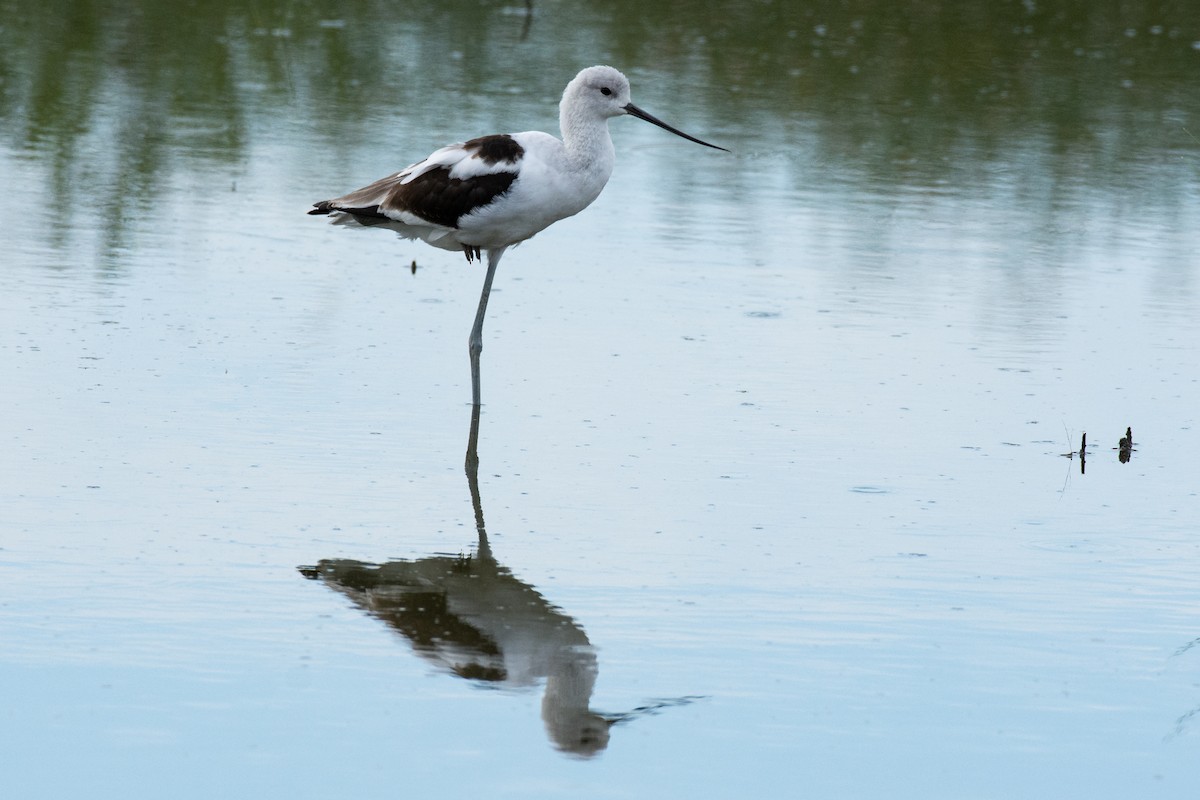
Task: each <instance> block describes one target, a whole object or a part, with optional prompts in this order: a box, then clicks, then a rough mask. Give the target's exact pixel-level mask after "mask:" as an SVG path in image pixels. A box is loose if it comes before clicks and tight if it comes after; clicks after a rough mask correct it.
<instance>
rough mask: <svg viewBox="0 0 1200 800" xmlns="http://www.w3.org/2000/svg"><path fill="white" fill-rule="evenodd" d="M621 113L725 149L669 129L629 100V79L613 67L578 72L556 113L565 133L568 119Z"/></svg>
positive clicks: (568, 85)
mask: <svg viewBox="0 0 1200 800" xmlns="http://www.w3.org/2000/svg"><path fill="white" fill-rule="evenodd" d="M624 114H629V115H631V116H634V117H637V118H638V119H644V120H645V121H646V122H649V123H651V124H653V125H657V126H658V127H660V128H662V129H663V130H667V131H670V132H671V133H673V134H675V135H676V136H682V137H683V138H684V139H687V140H688V141H692V142H695V143H696V144H702V145H704V146H705V147H712V148H714V149H716V150H724V149H725V148H724V147H717V146H716V145H715V144H709V143H708V142H704V141H701V140H699V139H697V138H696V137H694V136H689V135H688V134H686V133H684V132H683V131H681V130H679V129H677V128H672V127H671V126H670V125H668V124H667V123H665V122H663V121H662V120H660V119H658V118H657V117H654V116H652V115H650V114H648V113H646V112H645V111H642V110H641V109H640V108H638V107H637V106H635V105H634V104H633V103H632V102H631V101H630V99H629V79H628V78H626V77H625V76H624V75H622V74H621V73H620V71H618V70H616V69H613V68H612V67H603V66H598V67H588V68H587V69H585V70H583V71H581V72H580V73H579V74H578V75H576V76H575V78H574V80H572V81H571V82H570V83H568V84H567V88H566V90H565V91H564V92H563V97H562V103H561V105H560V106H559V116H560V118H561V122H562V124H563V133H564V134H565V133H566V131H567V128H568V127H569V126H570V123H571V122H575V121H583V120H584V119H592V120H597V119H598V120H607V119H609V118H610V117H619V116H622V115H624ZM726 152H728V151H726Z"/></svg>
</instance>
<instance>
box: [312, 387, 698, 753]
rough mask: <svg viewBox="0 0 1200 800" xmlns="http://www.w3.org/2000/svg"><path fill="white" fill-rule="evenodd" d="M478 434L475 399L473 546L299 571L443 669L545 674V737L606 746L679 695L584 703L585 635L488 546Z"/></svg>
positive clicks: (589, 671)
mask: <svg viewBox="0 0 1200 800" xmlns="http://www.w3.org/2000/svg"><path fill="white" fill-rule="evenodd" d="M478 440H479V407H478V406H475V407H474V409H473V411H472V417H471V434H470V437H469V439H468V447H467V459H466V472H467V482H468V485H469V486H470V489H471V500H472V503H473V505H474V508H475V527H476V530H477V531H478V537H479V538H478V543H477V545H476V548H475V552H474V554H470V555H433V556H429V557H428V558H421V559H417V560H415V561H389V562H387V563H385V564H373V563H367V562H363V561H354V560H349V559H325V560H322V561H320V562H319V563H317V564H316V565H315V566H311V567H300V571H301V572H302V573H303V574H304V575H305V577H307V578H311V579H313V580H320V581H322V582H324V583H325V585H326V586H329V587H330V588H332V589H334V590H336V591H338V592H341V593H342V594H344V595H345V596H346V597H348V598H350V600H351V601H353V602H354V604H355V605H356V606H358V607H359V608H361V609H363V610H364V611H366V612H367V613H368V614H370V615H371V616H373V617H376V618H378V619H380V620H382V621H384V622H386V623H387V624H388V625H389V626H391V627H392V628H393V629H395V630H396V631H397V632H399V633H400V634H402V635H403V636H404V637H405V638H406V639H407V640H408V641H409V642H410V643H411V644H412V647H413V649H414V650H415V651H416V653H417V654H418V655H419V656H421V657H422V658H424V659H425V660H427V661H429V662H430V663H432V664H435V665H436V666H437V667H438V668H439V669H441V670H443V671H445V672H448V673H450V674H453V675H457V676H459V677H461V678H467V679H470V680H473V681H478V682H481V683H484V684H487V685H490V686H497V687H500V688H509V689H520V688H525V687H529V686H534V685H536V684H537V683H538V682H540V681H542V680H545V692H544V694H543V697H542V719H543V721H544V722H545V725H546V731H547V733H548V735H549V737H550V739H551V742H552V743H553V744H554V745H555V747H557V748H558V749H559V750H562V751H564V752H567V753H570V754H573V755H577V756H582V757H590V756H593V755H595V754H597V753H598V752H600V751H601V750H603V749H604V748H605V747H607V745H608V739H609V728H610V726H611V725H613V724H614V723H617V722H622V721H625V720H627V719H629V718H630V717H632V716H635V715H637V714H640V713H652V712H653V711H654V710H655V708H657V707H662V706H664V705H669V704H678V702H680V701H667V702H664V703H661V704H659V705H658V706H654V707H649V706H648V707H643V708H641V709H635V710H634V711H633V712H627V713H623V714H614V715H603V714H600V713H597V712H595V711H592V710H591V709H590V707H589V703H590V700H591V696H592V689H593V687H594V686H595V683H596V675H597V671H598V670H597V661H596V651H595V649H594V648H593V647H592V646H591V644H590V643H589V642H588V638H587V634H586V633H584V631H583V628H582V627H580V625H579V624H578V623H577V622H576V621H575V620H574V619H572V618H571V617H570V616H568V615H567V614H565V613H564V612H563V611H562V610H561V609H559V608H557V607H555V606H554V605H552V604H551V603H550V602H549V601H548V600H546V598H545V597H543V596H542V595H541V593H539V592H538V591H537V589H535V588H534V587H533V586H531V585H529V584H528V583H525V582H523V581H521V580H520V579H518V578H517V577H516V576H514V575H513V573H512V571H511V570H509V569H508V567H505V566H504V565H503V564H500V563H499V562H498V561H496V559H495V557H494V556H493V555H492V549H491V547H490V545H489V544H488V539H487V531H486V530H485V527H484V521H483V505H482V503H481V501H480V495H479V457H478V454H477V451H476V448H477V445H478ZM686 700H687V699H686V698H685V701H686Z"/></svg>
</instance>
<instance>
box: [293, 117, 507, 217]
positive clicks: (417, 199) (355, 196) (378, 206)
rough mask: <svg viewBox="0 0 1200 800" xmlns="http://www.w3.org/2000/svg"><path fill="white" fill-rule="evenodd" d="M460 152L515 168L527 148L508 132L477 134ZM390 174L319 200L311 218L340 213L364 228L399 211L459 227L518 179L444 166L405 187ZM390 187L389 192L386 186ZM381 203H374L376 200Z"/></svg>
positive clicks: (405, 184)
mask: <svg viewBox="0 0 1200 800" xmlns="http://www.w3.org/2000/svg"><path fill="white" fill-rule="evenodd" d="M462 148H463V150H465V151H466V152H468V153H470V154H471V158H478V159H479V160H481V161H482V162H483V163H484V164H486V165H488V166H489V167H490V166H494V165H496V164H500V163H504V164H516V163H517V162H519V161H520V160H521V158H522V156H524V155H525V148H523V147H521V145H520V144H519V143H518V142H517V140H516V139H514V138H512V137H511V136H509V135H508V134H497V135H494V136H481V137H479V138H478V139H471V140H470V141H468V142H464V143H463V145H462ZM398 177H399V176H393V177H388V178H383V179H382V180H378V181H375V183H372V184H371V185H369V186H364V187H363V188H362V189H359V190H357V191H354V192H351V193H350V194H347V195H344V196H343V197H339V198H336V199H334V200H322V201H321V202H319V203H316V204H315V205H314V206H313V209H312V210H311V211H309V212H308V213H309V214H331V213H333V212H334V211H344V212H346V213H347V214H352V215H354V218H355V219H356V220H358V221H359V222H361V223H363V224H364V225H369V224H371V223H372V222H375V221H376V220H378V221H385V220H389V219H391V218H390V217H389V216H388V214H387V212H389V211H403V212H405V213H408V214H413V215H414V216H417V217H420V218H421V219H423V220H425V221H427V222H432V223H433V224H434V225H442V226H444V227H447V228H457V227H458V221H459V219H461V218H462V217H463V216H464V215H466V214H470V213H471V212H472V211H474V210H475V209H477V208H482V207H483V206H486V205H488V204H489V203H492V202H494V201H495V200H496V198H498V197H500V196H501V195H503V194H504V193H506V192H507V191H508V190H509V189H510V188H511V187H512V184H513V181H515V180H516V179H517V173H516V172H515V171H514V172H509V171H502V172H493V173H491V174H488V175H476V176H473V177H470V178H451V177H450V169H449V168H448V167H437V168H435V169H431V170H428V171H426V172H424V173H422V174H420V175H418V176H417V177H416V178H413V179H412V180H411V181H409V182H408V183H398V182H397V178H398ZM389 185H390V188H389ZM381 194H382V196H383V200H382V202H376V201H378V200H379V198H380V196H381Z"/></svg>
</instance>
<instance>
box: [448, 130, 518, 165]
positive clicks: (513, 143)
mask: <svg viewBox="0 0 1200 800" xmlns="http://www.w3.org/2000/svg"><path fill="white" fill-rule="evenodd" d="M463 149H464V150H466V151H468V152H470V153H471V158H478V159H481V160H482V161H483V163H485V164H487V165H488V166H491V165H492V164H499V163H500V162H501V161H503V162H505V163H506V164H515V163H517V162H518V161H520V160H521V156H523V155H525V148H523V147H521V145H520V144H518V143H517V140H516V139H514V138H512V137H511V136H509V135H508V134H507V133H500V134H495V135H493V136H480V137H479V138H478V139H472V140H470V141H469V142H463Z"/></svg>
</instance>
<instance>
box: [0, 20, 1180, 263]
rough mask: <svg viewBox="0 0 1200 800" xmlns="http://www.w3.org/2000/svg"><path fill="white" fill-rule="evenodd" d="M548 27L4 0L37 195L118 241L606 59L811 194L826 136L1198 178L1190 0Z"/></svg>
mask: <svg viewBox="0 0 1200 800" xmlns="http://www.w3.org/2000/svg"><path fill="white" fill-rule="evenodd" d="M534 15H535V16H534V19H533V21H532V24H531V25H530V26H529V30H528V36H527V38H524V39H522V34H523V33H524V30H525V22H526V19H525V11H524V8H523V6H522V4H520V3H497V2H465V1H460V2H444V3H438V4H428V5H411V4H404V5H397V4H394V3H388V2H374V3H347V4H336V5H330V4H327V3H317V2H293V1H289V2H269V1H267V0H258V1H257V2H253V3H249V4H246V3H240V2H192V3H173V2H152V1H151V0H141V2H136V1H135V2H104V1H103V0H96V1H94V2H68V1H67V0H59V1H58V2H48V3H42V4H37V5H36V6H35V5H34V4H30V3H25V2H17V0H2V1H0V19H3V20H4V22H3V27H2V28H0V119H2V121H3V131H4V132H3V137H4V139H3V141H4V144H5V146H6V148H7V149H8V151H9V152H10V153H11V154H13V155H11V156H9V157H21V158H27V159H32V160H34V161H36V162H37V163H38V164H39V165H41V170H42V171H44V173H45V175H46V181H47V183H46V185H45V186H41V187H23V188H26V189H27V190H29V191H31V192H32V193H34V194H40V195H42V196H43V197H45V198H46V199H48V200H49V201H50V202H51V203H54V204H56V205H62V204H63V203H64V199H66V198H71V200H72V205H73V207H74V208H73V213H85V211H84V210H85V209H86V213H87V214H89V215H91V216H96V215H99V216H100V217H101V218H102V219H103V225H102V228H103V230H104V231H106V234H105V235H106V236H107V238H108V242H107V244H108V247H109V248H116V247H119V246H120V245H121V243H122V241H123V240H124V238H125V228H126V226H127V225H128V219H129V218H130V217H131V216H132V215H133V214H136V213H149V212H150V210H151V209H152V208H153V207H154V205H155V202H156V199H157V198H158V197H159V196H160V195H161V193H163V191H164V189H165V187H166V186H168V185H169V184H170V180H171V177H172V175H175V174H177V173H180V172H182V173H185V174H191V173H196V174H199V175H201V176H215V177H214V180H220V181H224V180H227V179H229V178H230V177H231V176H236V175H237V172H238V165H239V164H240V163H242V162H243V160H244V159H245V158H247V154H248V148H249V145H250V144H251V143H252V141H253V140H254V137H255V136H259V137H271V138H290V139H293V140H296V141H299V142H301V144H302V146H305V147H320V146H328V145H329V144H331V143H336V144H338V145H339V146H342V147H347V148H353V147H356V146H361V145H363V144H364V143H366V142H370V141H372V140H378V139H379V138H380V137H381V135H387V128H386V126H387V125H388V124H389V120H390V119H391V118H392V117H391V115H392V114H395V113H402V114H406V115H407V116H408V117H409V118H412V122H411V124H412V125H413V126H414V127H417V128H419V129H420V130H423V131H428V134H427V135H428V137H429V138H428V140H427V141H426V142H418V143H415V144H413V145H411V146H406V147H405V148H404V149H403V152H404V153H405V154H406V157H408V156H415V155H419V154H420V153H421V152H424V150H423V149H420V148H423V147H425V146H426V145H427V144H428V145H429V146H432V145H435V144H440V143H443V142H445V141H449V140H452V139H456V138H461V137H462V136H463V135H465V134H474V133H480V132H483V131H482V129H480V130H466V131H464V129H463V121H464V120H463V118H464V116H466V115H468V114H471V115H476V116H479V117H481V118H482V119H483V120H486V121H490V120H491V119H492V115H493V114H494V113H495V112H494V111H492V110H491V109H493V108H494V107H495V106H496V105H497V103H496V98H497V96H500V97H507V98H510V101H509V102H508V103H507V104H508V105H509V106H511V105H512V104H514V103H518V104H521V103H523V104H528V108H527V109H516V110H514V109H512V108H509V109H508V113H507V114H505V115H504V116H502V117H501V116H497V117H495V119H496V122H497V124H500V125H504V124H508V122H509V121H510V120H512V119H525V118H529V119H531V120H542V119H546V118H548V117H549V115H547V114H546V111H545V105H546V104H547V103H552V102H553V100H554V99H555V98H556V97H557V95H558V93H559V92H560V91H561V87H562V85H563V84H564V83H565V81H566V80H567V79H568V78H569V77H570V76H571V75H572V74H573V73H574V72H575V70H576V69H577V68H579V67H580V66H584V65H587V64H590V63H593V62H602V61H608V62H612V63H614V64H616V65H617V66H619V67H621V68H622V69H625V70H626V71H628V72H630V73H631V74H632V76H633V77H634V82H635V91H636V90H637V87H639V86H644V87H648V86H650V85H652V86H653V91H654V92H655V93H657V94H658V95H659V96H660V97H663V96H665V97H668V98H670V100H671V102H672V105H674V106H675V107H676V110H677V111H678V112H679V113H676V114H673V115H668V114H667V111H666V110H665V109H664V110H662V113H663V114H664V115H665V116H671V118H672V119H673V120H674V121H676V122H678V123H679V124H680V125H682V126H683V127H685V128H687V129H688V130H697V131H700V132H702V133H704V134H706V135H708V136H709V137H710V138H713V139H714V140H718V141H720V142H721V143H723V144H726V145H727V146H732V147H733V148H734V149H736V150H738V151H739V152H740V153H741V154H743V155H744V156H751V157H752V156H754V155H755V154H758V155H760V156H761V155H769V154H780V156H779V160H780V163H781V164H783V165H785V166H784V169H786V170H787V171H788V174H789V178H790V180H792V181H793V182H794V183H795V184H797V185H801V184H803V183H804V182H805V181H806V180H808V179H809V178H808V175H807V171H808V170H807V167H808V166H809V164H808V162H805V161H803V160H799V159H794V158H790V157H789V156H788V155H787V154H788V153H789V151H790V150H791V149H792V148H793V146H794V144H795V142H796V141H797V140H798V139H799V138H801V137H807V138H809V139H812V140H813V145H814V147H815V150H816V152H817V154H818V155H819V157H820V158H821V159H824V160H828V161H829V162H831V163H833V164H835V165H837V167H836V168H837V169H839V170H844V171H846V172H847V173H848V174H850V175H851V176H858V178H857V180H862V181H865V182H867V183H869V184H870V185H871V186H872V187H873V188H874V189H875V190H876V191H883V192H884V193H887V192H888V191H890V189H891V188H894V187H903V188H905V189H906V190H911V189H912V188H913V187H917V188H920V187H934V188H938V187H944V186H946V185H947V183H951V184H956V185H969V184H970V183H972V182H986V181H987V180H988V179H989V176H990V175H994V174H995V171H996V170H1001V171H1003V172H1005V174H1007V175H1009V176H1010V177H1011V176H1012V175H1013V174H1014V173H1015V175H1016V180H1018V181H1020V180H1022V179H1023V178H1022V176H1023V175H1024V176H1026V178H1027V179H1028V180H1031V181H1037V180H1041V179H1042V176H1043V175H1044V174H1045V173H1047V172H1048V173H1050V174H1051V175H1052V177H1053V179H1054V183H1055V184H1056V185H1071V184H1072V183H1080V182H1082V183H1087V184H1088V185H1090V186H1093V187H1097V188H1102V189H1105V190H1118V191H1124V190H1128V189H1131V188H1133V189H1137V188H1138V187H1141V188H1142V189H1143V190H1144V189H1145V188H1146V186H1148V185H1152V187H1153V192H1152V194H1153V197H1155V198H1158V201H1157V202H1160V203H1162V205H1163V206H1164V207H1167V206H1170V205H1172V204H1174V203H1176V202H1178V200H1179V198H1180V197H1182V196H1183V195H1185V194H1186V193H1188V192H1193V191H1194V186H1195V182H1196V174H1197V171H1196V158H1195V155H1196V153H1197V151H1200V139H1198V138H1197V135H1200V124H1198V123H1197V122H1196V115H1197V105H1198V104H1197V92H1196V76H1197V75H1198V74H1200V5H1197V4H1195V3H1187V2H1163V3H1128V2H1100V3H1096V2H1060V3H1045V4H1043V3H1038V2H1035V0H1025V1H1024V2H1005V3H995V2H990V1H980V2H955V3H939V2H908V3H895V2H857V3H843V2H818V3H803V4H801V3H788V2H756V3H743V2H728V3H711V2H698V1H694V0H686V1H685V0H675V1H674V2H662V3H630V2H617V3H607V4H603V5H602V6H601V5H598V4H569V3H534ZM647 106H648V107H652V106H651V104H647ZM405 109H410V110H409V111H405ZM526 112H528V113H526ZM681 116H682V117H683V118H680V117H681ZM542 127H546V125H542ZM381 129H382V130H381ZM1031 142H1033V143H1035V146H1034V147H1033V151H1032V152H1031V145H1030V143H1031ZM400 165H401V164H397V165H396V166H400ZM358 177H359V178H360V179H363V180H365V179H369V178H371V177H374V176H371V175H364V176H358ZM59 213H61V211H60V212H59ZM68 213H72V212H68Z"/></svg>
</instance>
